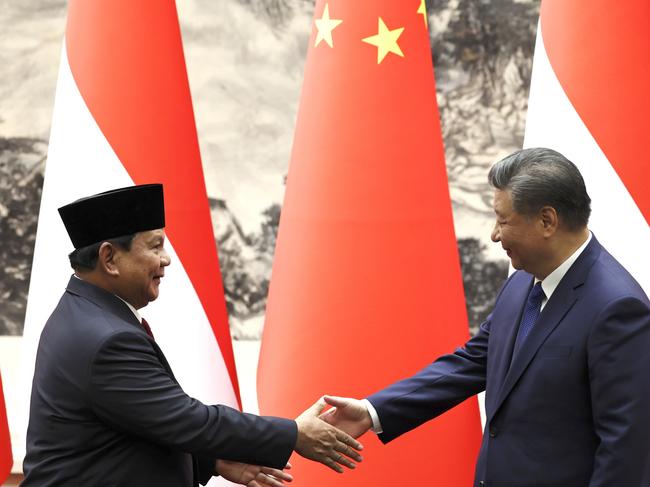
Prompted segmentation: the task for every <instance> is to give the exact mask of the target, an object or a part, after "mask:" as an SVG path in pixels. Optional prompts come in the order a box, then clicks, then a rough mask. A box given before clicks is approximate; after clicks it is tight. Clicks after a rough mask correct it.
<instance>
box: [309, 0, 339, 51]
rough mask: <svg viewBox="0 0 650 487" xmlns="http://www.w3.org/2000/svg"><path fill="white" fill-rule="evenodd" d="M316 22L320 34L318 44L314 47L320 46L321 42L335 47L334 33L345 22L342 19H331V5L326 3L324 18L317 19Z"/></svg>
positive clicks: (317, 37) (317, 39)
mask: <svg viewBox="0 0 650 487" xmlns="http://www.w3.org/2000/svg"><path fill="white" fill-rule="evenodd" d="M315 22H316V28H317V29H318V34H316V43H315V44H314V47H316V46H318V44H320V41H325V42H327V45H328V46H330V47H334V41H333V40H332V31H333V30H334V29H336V28H337V27H338V26H339V24H340V23H341V22H343V21H342V20H341V19H330V9H329V5H328V4H327V3H326V4H325V9H324V10H323V16H322V17H321V18H320V19H316V20H315Z"/></svg>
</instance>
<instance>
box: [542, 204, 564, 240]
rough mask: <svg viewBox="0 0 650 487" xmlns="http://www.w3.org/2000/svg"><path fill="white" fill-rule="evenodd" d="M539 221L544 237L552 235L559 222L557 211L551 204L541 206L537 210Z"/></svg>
mask: <svg viewBox="0 0 650 487" xmlns="http://www.w3.org/2000/svg"><path fill="white" fill-rule="evenodd" d="M539 216H540V222H541V224H542V234H543V236H544V237H545V238H548V237H550V236H552V235H553V234H554V233H555V232H556V231H557V227H558V224H559V220H558V217H557V211H555V208H553V207H552V206H543V207H542V209H541V210H539Z"/></svg>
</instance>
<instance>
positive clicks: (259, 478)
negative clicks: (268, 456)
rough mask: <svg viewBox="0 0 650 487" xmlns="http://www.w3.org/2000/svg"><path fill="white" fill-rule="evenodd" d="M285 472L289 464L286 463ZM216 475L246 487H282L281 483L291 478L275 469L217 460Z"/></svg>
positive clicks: (289, 466) (289, 480)
mask: <svg viewBox="0 0 650 487" xmlns="http://www.w3.org/2000/svg"><path fill="white" fill-rule="evenodd" d="M285 468H286V469H287V470H288V469H290V468H291V464H290V463H287V466H286V467H285ZM216 469H217V473H218V474H219V475H221V476H222V477H223V478H224V479H226V480H230V481H231V482H234V483H236V484H241V485H245V486H247V487H264V486H269V487H282V486H283V485H284V483H283V481H285V480H286V481H287V482H291V481H292V480H293V477H292V476H291V475H290V474H288V473H286V472H284V471H282V470H278V469H277V468H270V467H261V466H259V465H249V464H247V463H239V462H230V461H228V460H217V465H216Z"/></svg>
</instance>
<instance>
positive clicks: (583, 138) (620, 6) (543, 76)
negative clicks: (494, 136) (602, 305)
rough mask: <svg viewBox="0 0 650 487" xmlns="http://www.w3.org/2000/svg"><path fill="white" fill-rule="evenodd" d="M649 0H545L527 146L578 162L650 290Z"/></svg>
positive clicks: (594, 222)
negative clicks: (649, 188) (542, 147)
mask: <svg viewBox="0 0 650 487" xmlns="http://www.w3.org/2000/svg"><path fill="white" fill-rule="evenodd" d="M649 60H650V2H648V0H626V1H625V2H611V1H608V0H573V1H570V2H569V1H562V2H561V1H552V0H544V1H543V2H542V4H541V11H540V22H539V28H538V29H537V44H536V46H535V59H534V64H533V74H532V81H531V87H530V101H529V105H528V118H527V122H526V136H525V139H524V146H525V147H537V146H545V147H550V148H552V149H555V150H558V151H559V152H561V153H563V154H564V155H565V156H567V157H568V158H569V159H570V160H571V161H572V162H573V163H575V164H576V165H577V166H578V167H579V169H580V171H581V172H582V175H583V177H584V179H585V182H586V184H587V191H588V192H589V195H590V196H591V199H592V211H593V212H592V217H591V220H590V224H589V227H590V228H591V230H592V231H593V232H594V234H595V235H596V237H597V238H598V239H599V240H600V242H601V243H602V244H603V245H604V246H605V247H606V248H607V249H608V250H609V251H610V252H611V253H612V254H613V255H614V257H616V259H618V260H619V261H620V262H621V263H622V264H623V265H624V266H625V267H626V268H627V269H628V271H630V273H631V274H632V275H633V276H634V277H635V278H636V279H637V281H639V283H640V284H641V286H642V287H643V288H644V290H645V292H646V293H648V294H650V259H648V257H647V254H648V249H650V227H649V226H648V224H649V223H650V192H649V191H648V189H647V187H646V186H647V185H648V182H649V181H650V164H649V163H648V151H647V142H646V140H647V136H648V132H649V131H650V122H649V121H648V113H650V62H649Z"/></svg>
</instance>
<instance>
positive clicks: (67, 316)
mask: <svg viewBox="0 0 650 487" xmlns="http://www.w3.org/2000/svg"><path fill="white" fill-rule="evenodd" d="M187 352H188V353H192V351H191V350H188V351H187ZM296 435H297V428H296V425H295V422H293V421H289V420H286V419H280V418H271V417H262V418H261V417H258V416H254V415H250V414H243V413H240V412H239V411H236V410H234V409H232V408H229V407H226V406H207V405H204V404H202V403H201V402H199V401H197V400H195V399H193V398H191V397H189V396H187V395H186V394H185V393H184V392H183V390H182V389H181V387H180V386H179V385H178V383H177V382H176V380H175V379H174V375H173V374H172V371H171V369H170V367H169V364H168V363H167V361H166V360H165V356H164V355H163V353H162V351H161V350H160V348H158V345H156V343H155V342H154V341H153V339H151V338H150V337H149V336H148V335H147V334H146V333H145V331H144V330H143V328H142V327H141V325H140V324H139V323H138V320H137V319H136V317H135V316H134V315H133V313H132V312H131V310H129V308H128V307H127V306H126V304H125V303H124V302H123V301H121V300H120V299H119V298H117V297H115V296H114V295H112V294H110V293H107V292H106V291H104V290H102V289H100V288H98V287H96V286H93V285H92V284H89V283H86V282H84V281H81V280H79V279H76V278H74V277H73V278H71V279H70V282H69V284H68V288H67V290H66V292H65V293H64V295H63V297H62V298H61V300H60V302H59V304H58V306H57V307H56V309H55V310H54V312H53V313H52V315H51V316H50V318H49V320H48V321H47V324H46V325H45V328H44V329H43V332H42V334H41V340H40V343H39V347H38V353H37V357H36V368H35V372H34V382H33V384H32V397H31V409H30V416H29V427H28V431H27V454H26V456H25V462H24V470H25V480H24V483H23V485H24V486H32V485H34V486H39V487H43V486H50V485H57V486H62V485H75V486H76V485H87V486H93V487H94V486H125V485H137V486H146V485H155V486H170V487H172V486H174V487H176V486H178V487H188V486H192V485H198V482H199V481H200V482H201V483H205V482H207V481H208V480H209V478H210V477H211V476H212V474H213V471H214V461H215V458H221V459H226V460H238V461H241V462H246V463H253V464H260V465H268V466H273V467H278V468H281V467H283V466H284V465H285V464H286V462H287V460H288V458H289V456H290V454H291V452H292V450H293V447H294V445H295V442H296Z"/></svg>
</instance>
